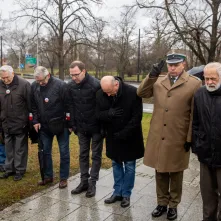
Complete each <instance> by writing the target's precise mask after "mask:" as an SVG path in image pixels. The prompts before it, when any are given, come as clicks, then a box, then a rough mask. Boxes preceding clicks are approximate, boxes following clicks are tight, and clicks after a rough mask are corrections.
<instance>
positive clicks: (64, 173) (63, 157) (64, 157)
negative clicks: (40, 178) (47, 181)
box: [40, 128, 70, 180]
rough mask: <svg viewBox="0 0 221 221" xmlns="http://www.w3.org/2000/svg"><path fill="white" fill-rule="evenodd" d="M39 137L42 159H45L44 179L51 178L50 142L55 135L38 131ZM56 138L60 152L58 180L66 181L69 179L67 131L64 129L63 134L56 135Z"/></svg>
mask: <svg viewBox="0 0 221 221" xmlns="http://www.w3.org/2000/svg"><path fill="white" fill-rule="evenodd" d="M40 136H41V140H42V142H43V150H44V157H45V159H46V168H45V178H53V161H52V142H53V139H54V136H55V135H53V134H51V133H50V132H49V131H43V130H40ZM56 137H57V141H58V147H59V151H60V180H66V179H68V177H69V170H70V151H69V132H68V129H67V128H65V129H64V132H63V133H61V134H59V135H56Z"/></svg>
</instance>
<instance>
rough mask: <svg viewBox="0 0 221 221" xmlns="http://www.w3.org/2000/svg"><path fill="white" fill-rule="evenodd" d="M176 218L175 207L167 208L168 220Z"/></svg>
mask: <svg viewBox="0 0 221 221" xmlns="http://www.w3.org/2000/svg"><path fill="white" fill-rule="evenodd" d="M176 218H177V208H169V209H168V212H167V219H168V220H175V219H176Z"/></svg>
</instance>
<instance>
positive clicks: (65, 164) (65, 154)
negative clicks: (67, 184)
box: [57, 128, 70, 180]
mask: <svg viewBox="0 0 221 221" xmlns="http://www.w3.org/2000/svg"><path fill="white" fill-rule="evenodd" d="M57 140H58V145H59V150H60V180H66V179H68V177H69V170H70V151H69V132H68V129H67V128H65V129H64V132H63V133H62V134H59V135H58V136H57Z"/></svg>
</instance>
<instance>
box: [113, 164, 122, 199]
mask: <svg viewBox="0 0 221 221" xmlns="http://www.w3.org/2000/svg"><path fill="white" fill-rule="evenodd" d="M112 167H113V176H114V193H113V195H116V196H122V187H123V183H124V168H123V164H122V163H117V162H116V161H114V160H112Z"/></svg>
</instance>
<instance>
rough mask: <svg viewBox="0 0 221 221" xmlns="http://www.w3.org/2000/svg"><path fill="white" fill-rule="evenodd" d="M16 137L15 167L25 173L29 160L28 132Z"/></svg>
mask: <svg viewBox="0 0 221 221" xmlns="http://www.w3.org/2000/svg"><path fill="white" fill-rule="evenodd" d="M14 137H15V144H14V148H15V152H14V167H15V170H16V172H20V173H25V172H26V168H27V162H28V134H27V133H26V132H25V133H21V134H16V135H14Z"/></svg>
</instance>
